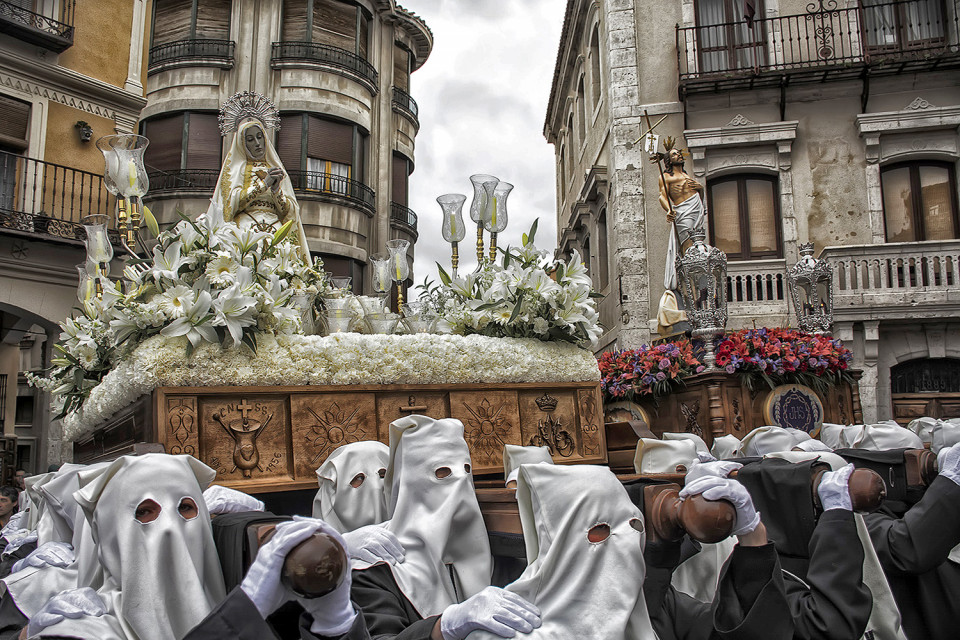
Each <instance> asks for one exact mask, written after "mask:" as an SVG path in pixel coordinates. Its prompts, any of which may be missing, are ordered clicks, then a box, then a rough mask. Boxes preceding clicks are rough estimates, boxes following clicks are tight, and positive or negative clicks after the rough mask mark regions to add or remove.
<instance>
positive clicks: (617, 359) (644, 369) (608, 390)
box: [600, 339, 704, 401]
mask: <svg viewBox="0 0 960 640" xmlns="http://www.w3.org/2000/svg"><path fill="white" fill-rule="evenodd" d="M703 370H704V365H703V363H701V362H700V360H698V359H697V358H696V356H694V353H693V345H692V344H691V343H690V341H689V340H686V339H682V340H678V341H676V342H669V343H664V344H658V345H656V346H653V347H651V346H648V345H643V346H642V347H640V348H639V349H626V350H622V351H609V352H607V353H604V354H603V355H601V356H600V376H601V379H600V382H601V388H602V390H603V395H604V399H606V400H608V401H616V400H635V399H637V400H638V399H640V398H642V397H643V396H652V397H653V398H655V399H656V398H660V397H663V396H665V395H667V394H669V393H671V392H672V391H674V389H676V388H677V387H679V386H681V385H682V384H683V379H684V378H687V377H689V376H691V375H694V374H696V373H700V372H702V371H703Z"/></svg>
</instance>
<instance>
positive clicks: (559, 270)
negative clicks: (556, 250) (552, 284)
mask: <svg viewBox="0 0 960 640" xmlns="http://www.w3.org/2000/svg"><path fill="white" fill-rule="evenodd" d="M563 274H564V270H563V263H562V262H558V263H557V284H559V283H560V281H561V280H563Z"/></svg>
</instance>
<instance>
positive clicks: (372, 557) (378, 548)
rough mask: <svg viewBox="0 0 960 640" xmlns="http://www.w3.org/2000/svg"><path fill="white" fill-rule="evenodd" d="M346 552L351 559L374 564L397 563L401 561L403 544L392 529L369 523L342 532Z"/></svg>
mask: <svg viewBox="0 0 960 640" xmlns="http://www.w3.org/2000/svg"><path fill="white" fill-rule="evenodd" d="M343 539H344V540H346V543H347V544H346V548H347V553H348V554H349V555H350V559H351V560H361V561H363V562H369V563H370V564H376V563H378V562H386V563H387V564H399V563H401V562H403V555H404V554H403V545H401V544H400V541H399V540H398V539H397V536H396V535H394V533H393V532H392V531H387V530H386V529H384V528H383V527H382V526H381V525H378V524H371V525H367V526H366V527H360V528H359V529H355V530H353V531H348V532H347V533H344V534H343Z"/></svg>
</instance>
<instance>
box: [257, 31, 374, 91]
mask: <svg viewBox="0 0 960 640" xmlns="http://www.w3.org/2000/svg"><path fill="white" fill-rule="evenodd" d="M270 65H271V66H272V67H273V68H274V69H280V68H283V67H302V66H311V67H312V66H317V67H321V68H325V69H328V70H329V71H331V72H333V73H339V74H341V75H345V76H347V77H349V78H353V79H355V80H358V81H360V82H361V84H364V85H365V86H366V87H367V89H369V90H370V92H371V93H376V92H377V78H378V75H377V70H376V69H375V68H374V67H373V65H372V64H370V63H369V62H367V61H366V60H364V59H363V58H361V57H360V56H358V55H357V54H355V53H353V52H352V51H347V50H346V49H341V48H339V47H333V46H330V45H328V44H320V43H317V42H274V43H273V51H272V55H271V58H270Z"/></svg>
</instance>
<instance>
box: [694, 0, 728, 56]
mask: <svg viewBox="0 0 960 640" xmlns="http://www.w3.org/2000/svg"><path fill="white" fill-rule="evenodd" d="M725 22H726V11H725V8H724V0H698V1H697V27H698V29H697V41H698V43H699V46H700V65H701V69H700V70H701V71H703V72H711V71H722V70H723V69H726V68H727V67H728V62H729V61H728V58H727V50H726V48H727V46H728V42H727V32H726V26H724V23H725Z"/></svg>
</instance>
